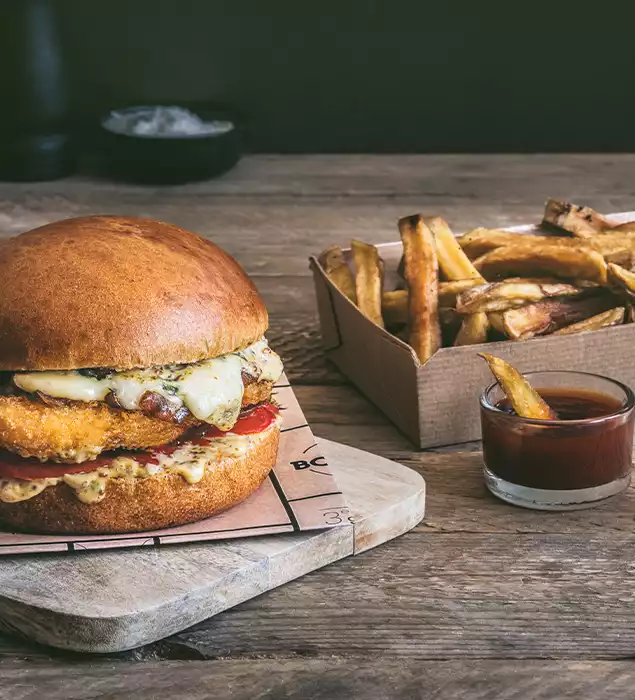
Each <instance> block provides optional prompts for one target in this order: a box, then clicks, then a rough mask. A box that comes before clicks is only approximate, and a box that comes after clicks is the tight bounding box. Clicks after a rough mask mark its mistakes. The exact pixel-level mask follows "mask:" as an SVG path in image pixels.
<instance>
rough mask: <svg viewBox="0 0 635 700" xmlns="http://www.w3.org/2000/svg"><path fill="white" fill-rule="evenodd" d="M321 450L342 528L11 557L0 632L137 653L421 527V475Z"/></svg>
mask: <svg viewBox="0 0 635 700" xmlns="http://www.w3.org/2000/svg"><path fill="white" fill-rule="evenodd" d="M319 442H320V444H321V446H322V447H323V449H324V452H325V453H326V456H327V458H328V461H329V465H330V466H331V468H332V470H333V473H334V474H335V478H336V479H337V482H338V485H339V487H340V488H341V490H342V491H343V492H344V494H345V496H346V500H347V502H348V505H349V508H350V513H349V512H348V511H347V510H346V509H340V510H339V511H333V513H329V517H330V518H331V519H332V521H333V522H337V521H338V520H341V522H342V526H341V527H335V528H332V529H330V530H322V531H314V532H309V533H302V534H297V535H271V536H268V537H252V538H246V539H242V540H228V541H225V542H212V543H207V544H203V545H199V544H191V545H168V546H165V547H158V548H154V547H153V548H145V547H141V548H138V549H129V550H113V551H105V552H104V551H101V552H77V553H75V554H63V555H58V554H54V555H53V554H52V555H48V554H46V555H45V554H42V555H35V556H17V557H7V558H2V559H1V560H0V627H2V628H3V629H6V630H9V631H13V632H16V633H18V634H21V635H24V636H26V637H29V638H31V639H34V640H35V641H38V642H40V643H43V644H49V645H51V646H56V647H61V648H64V649H73V650H76V651H86V652H114V651H122V650H124V649H132V648H134V647H137V646H142V645H144V644H148V643H150V642H154V641H156V640H158V639H162V638H164V637H167V636H169V635H171V634H174V633H176V632H179V631H181V630H183V629H185V628H186V627H189V626H190V625H193V624H195V623H197V622H200V621H201V620H204V619H206V618H208V617H211V616H212V615H216V614H217V613H219V612H221V611H223V610H227V609H228V608H231V607H233V606H234V605H238V603H242V602H244V601H246V600H249V599H250V598H253V597H255V596H257V595H260V594H261V593H264V592H265V591H268V590H271V589H272V588H275V587H276V586H280V585H281V584H283V583H286V582H287V581H291V580H292V579H295V578H298V577H299V576H302V575H303V574H306V573H308V572H309V571H313V570H315V569H319V568H320V567H322V566H325V565H326V564H330V563H332V562H334V561H337V560H338V559H343V558H344V557H348V556H354V555H356V554H360V553H361V552H364V551H365V550H367V549H370V548H371V547H375V546H377V545H379V544H381V543H382V542H386V541H387V540H390V539H392V538H394V537H397V536H398V535H401V534H403V533H404V532H407V531H408V530H410V529H411V528H413V527H414V526H415V525H416V524H417V523H418V522H420V521H421V519H422V518H423V514H424V505H425V482H424V480H423V478H422V477H421V476H420V475H419V474H417V473H416V472H414V471H412V470H411V469H408V468H407V467H404V466H403V465H401V464H397V463H395V462H391V461H390V460H387V459H384V458H383V457H377V456H375V455H371V454H369V453H368V452H362V451H361V450H356V449H353V448H351V447H346V446H344V445H340V444H338V443H334V442H330V441H329V440H319ZM349 518H350V520H352V521H353V522H352V523H350V522H349Z"/></svg>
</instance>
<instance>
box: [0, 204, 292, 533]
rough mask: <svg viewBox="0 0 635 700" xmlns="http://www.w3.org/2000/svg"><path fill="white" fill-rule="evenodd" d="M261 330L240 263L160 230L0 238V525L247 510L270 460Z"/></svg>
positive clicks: (108, 219)
mask: <svg viewBox="0 0 635 700" xmlns="http://www.w3.org/2000/svg"><path fill="white" fill-rule="evenodd" d="M267 324H268V318H267V311H266V308H265V306H264V304H263V301H262V299H261V298H260V296H259V294H258V292H257V290H256V288H255V287H254V285H253V284H252V282H251V281H250V280H249V278H248V277H247V275H246V274H245V273H244V271H243V270H242V269H241V268H240V266H239V265H238V263H237V262H236V261H235V260H234V259H233V258H232V257H231V256H230V255H228V254H227V253H225V252H224V251H223V250H221V249H220V248H219V247H218V246H216V245H215V244H213V243H211V242H209V241H207V240H205V239H204V238H201V237H199V236H197V235H195V234H193V233H190V232H188V231H184V230H182V229H180V228H177V227H176V226H172V225H170V224H167V223H162V222H159V221H153V220H151V219H141V218H130V217H119V216H91V217H85V218H77V219H68V220H64V221H58V222H56V223H53V224H49V225H46V226H42V227H40V228H37V229H35V230H33V231H29V232H27V233H23V234H22V235H19V236H16V237H14V238H9V239H7V240H5V241H3V242H2V243H0V524H2V526H3V527H5V528H10V529H13V530H24V531H35V532H45V533H125V532H139V531H146V530H154V529H159V528H166V527H171V526H176V525H180V524H184V523H189V522H194V521H197V520H201V519H203V518H207V517H209V516H211V515H213V514H214V513H217V512H219V511H222V510H225V509H227V508H230V507H231V506H233V505H235V504H237V503H239V502H240V501H242V500H244V499H245V498H246V497H247V496H249V495H250V494H251V493H252V492H253V491H255V490H256V489H257V488H258V486H259V485H260V484H261V483H262V482H263V480H264V479H265V478H266V476H267V474H268V473H269V471H270V470H271V468H272V467H273V465H274V464H275V461H276V455H277V450H278V439H279V434H280V417H279V414H278V410H277V408H276V407H275V405H274V404H273V403H272V402H271V393H272V387H273V384H274V383H275V381H276V380H277V379H278V378H279V376H280V374H281V372H282V363H281V361H280V358H279V357H278V356H277V355H276V354H275V353H274V352H273V351H272V350H270V349H269V347H268V345H267V341H266V340H265V338H264V334H265V331H266V330H267Z"/></svg>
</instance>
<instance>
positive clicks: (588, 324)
mask: <svg viewBox="0 0 635 700" xmlns="http://www.w3.org/2000/svg"><path fill="white" fill-rule="evenodd" d="M625 311H626V310H625V309H624V307H623V306H617V307H616V308H614V309H609V310H608V311H603V312H602V313H601V314H596V315H595V316H591V318H585V319H584V321H578V322H577V323H572V324H571V325H569V326H565V327H564V328H560V329H559V330H557V331H554V332H553V333H552V334H551V335H570V334H572V333H583V332H584V331H597V330H599V329H600V328H608V327H609V326H619V325H621V324H622V323H624V313H625Z"/></svg>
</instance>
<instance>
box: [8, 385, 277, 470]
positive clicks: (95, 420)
mask: <svg viewBox="0 0 635 700" xmlns="http://www.w3.org/2000/svg"><path fill="white" fill-rule="evenodd" d="M272 387H273V384H272V383H271V382H253V383H250V384H248V385H247V386H246V387H245V393H244V394H243V406H251V405H253V404H257V403H260V402H261V401H266V400H268V399H269V397H270V396H271V390H272ZM200 422H201V421H198V420H196V419H195V418H194V416H189V417H188V418H187V419H186V420H185V421H183V423H170V422H168V421H165V420H160V419H159V418H154V417H152V416H146V415H144V414H143V413H141V411H122V410H120V409H117V408H111V407H110V406H109V405H108V404H106V403H103V402H97V401H95V402H92V403H86V402H84V401H67V402H65V403H63V404H61V405H59V406H48V405H46V404H45V403H42V401H39V400H37V399H32V398H31V397H29V396H0V450H1V449H5V450H9V451H10V452H15V453H17V454H19V455H20V456H21V457H35V458H36V459H39V460H40V461H45V460H50V461H52V462H67V463H71V464H72V463H82V462H85V461H86V460H87V459H93V458H94V457H95V456H96V455H98V454H100V453H101V452H103V451H104V450H117V449H122V450H140V449H144V448H149V447H158V446H159V445H165V444H167V443H170V442H174V441H175V440H177V439H178V438H179V437H180V436H181V435H182V434H183V433H184V432H185V431H186V430H187V429H188V428H190V427H191V426H192V425H198V424H200ZM87 466H88V468H89V469H90V464H88V465H87Z"/></svg>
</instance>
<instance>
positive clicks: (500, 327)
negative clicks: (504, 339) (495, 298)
mask: <svg viewBox="0 0 635 700" xmlns="http://www.w3.org/2000/svg"><path fill="white" fill-rule="evenodd" d="M487 318H488V320H489V325H490V326H491V327H492V328H493V329H494V330H495V331H496V332H497V333H500V334H501V335H507V331H506V330H505V315H504V313H503V312H502V311H490V313H488V314H487Z"/></svg>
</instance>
